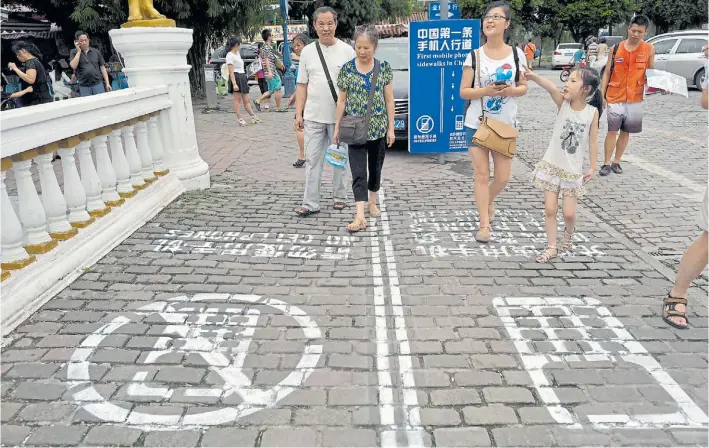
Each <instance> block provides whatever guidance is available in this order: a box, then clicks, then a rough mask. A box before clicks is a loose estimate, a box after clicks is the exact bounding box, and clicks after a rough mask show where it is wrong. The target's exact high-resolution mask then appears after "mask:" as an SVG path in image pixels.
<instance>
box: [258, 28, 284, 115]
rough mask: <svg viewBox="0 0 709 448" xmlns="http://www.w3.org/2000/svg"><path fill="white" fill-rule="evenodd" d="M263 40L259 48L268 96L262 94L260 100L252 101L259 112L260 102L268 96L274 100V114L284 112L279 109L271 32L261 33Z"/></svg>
mask: <svg viewBox="0 0 709 448" xmlns="http://www.w3.org/2000/svg"><path fill="white" fill-rule="evenodd" d="M261 38H262V39H263V47H261V63H262V64H263V73H264V75H266V86H267V87H268V92H269V94H270V95H269V96H268V97H266V94H263V95H262V96H261V98H259V99H257V100H254V105H255V106H256V110H258V111H260V110H261V101H264V100H266V99H268V98H270V96H271V95H272V96H274V97H275V98H276V112H285V111H286V109H281V87H282V86H281V77H280V75H279V74H278V70H277V69H276V55H275V54H274V53H273V48H272V47H271V43H272V37H271V30H267V29H266V30H263V31H261Z"/></svg>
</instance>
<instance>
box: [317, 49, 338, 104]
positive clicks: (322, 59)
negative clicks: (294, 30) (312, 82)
mask: <svg viewBox="0 0 709 448" xmlns="http://www.w3.org/2000/svg"><path fill="white" fill-rule="evenodd" d="M315 48H316V49H317V50H318V56H320V63H321V64H322V68H323V70H324V71H325V77H326V78H327V84H328V85H329V86H330V93H331V94H332V99H333V100H335V102H336V103H337V91H336V90H335V85H334V84H333V83H332V78H330V71H329V70H328V69H327V63H326V62H325V56H324V55H323V54H322V48H320V41H315Z"/></svg>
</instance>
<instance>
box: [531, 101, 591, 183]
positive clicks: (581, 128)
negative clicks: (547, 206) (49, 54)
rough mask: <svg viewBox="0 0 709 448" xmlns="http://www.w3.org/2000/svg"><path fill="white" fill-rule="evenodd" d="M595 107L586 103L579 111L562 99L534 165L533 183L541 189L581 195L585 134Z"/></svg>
mask: <svg viewBox="0 0 709 448" xmlns="http://www.w3.org/2000/svg"><path fill="white" fill-rule="evenodd" d="M595 111H596V109H595V108H594V107H593V106H591V105H590V104H587V105H586V107H585V108H584V109H583V110H581V111H575V110H573V109H572V108H571V103H569V102H568V101H564V103H563V104H562V105H561V108H559V113H558V115H557V117H556V122H555V123H554V133H553V134H552V137H551V141H550V142H549V147H548V148H547V152H546V153H545V154H544V157H543V158H542V160H540V161H539V162H538V163H537V165H536V166H535V169H534V178H533V183H534V185H535V186H536V187H538V188H540V189H542V190H544V191H553V192H555V193H559V196H562V197H563V196H566V195H571V196H576V197H581V196H583V195H584V193H585V192H586V190H585V188H584V186H583V157H584V154H585V153H586V152H587V151H588V136H589V133H590V131H591V124H592V122H593V117H594V114H595Z"/></svg>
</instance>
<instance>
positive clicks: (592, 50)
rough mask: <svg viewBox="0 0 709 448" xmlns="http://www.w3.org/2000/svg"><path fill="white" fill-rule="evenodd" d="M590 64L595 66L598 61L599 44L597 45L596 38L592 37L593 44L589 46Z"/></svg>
mask: <svg viewBox="0 0 709 448" xmlns="http://www.w3.org/2000/svg"><path fill="white" fill-rule="evenodd" d="M587 50H588V64H589V65H593V63H594V62H596V59H598V43H596V38H595V37H592V38H591V42H590V43H589V44H588V47H587Z"/></svg>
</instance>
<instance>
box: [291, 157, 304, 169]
mask: <svg viewBox="0 0 709 448" xmlns="http://www.w3.org/2000/svg"><path fill="white" fill-rule="evenodd" d="M303 165H305V160H303V159H298V160H296V161H295V163H294V164H293V166H294V167H296V168H302V167H303Z"/></svg>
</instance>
